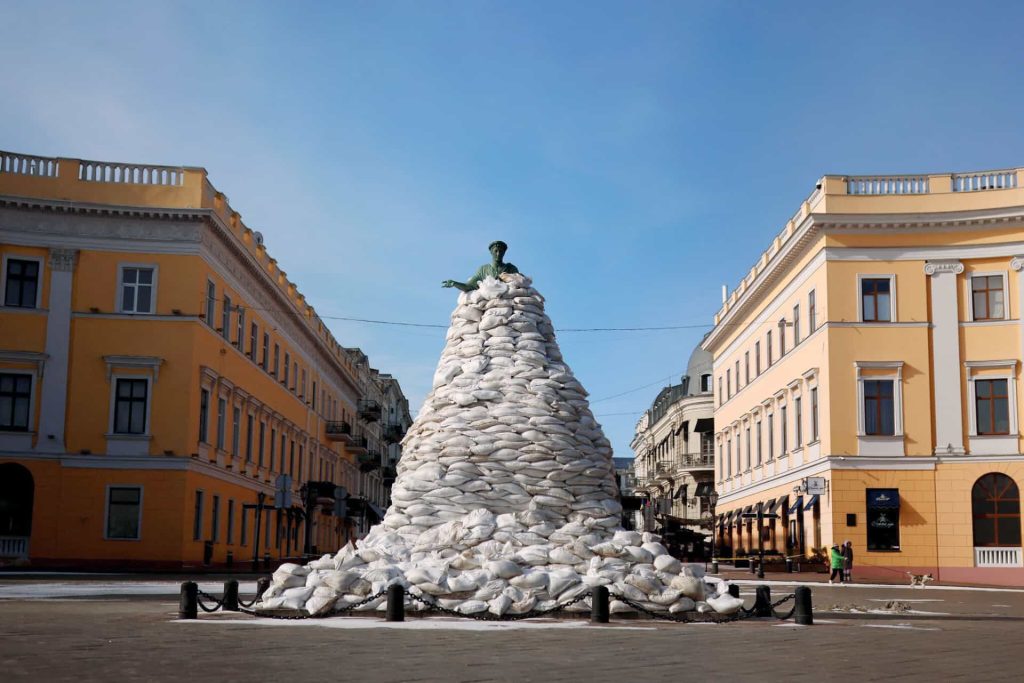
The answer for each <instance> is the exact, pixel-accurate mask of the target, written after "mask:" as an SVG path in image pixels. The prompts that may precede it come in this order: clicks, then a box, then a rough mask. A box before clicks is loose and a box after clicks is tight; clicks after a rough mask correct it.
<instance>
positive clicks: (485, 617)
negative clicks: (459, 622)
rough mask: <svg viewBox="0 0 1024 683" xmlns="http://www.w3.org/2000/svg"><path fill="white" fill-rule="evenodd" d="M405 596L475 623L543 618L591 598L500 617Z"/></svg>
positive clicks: (416, 596) (582, 597)
mask: <svg viewBox="0 0 1024 683" xmlns="http://www.w3.org/2000/svg"><path fill="white" fill-rule="evenodd" d="M405 594H406V595H408V596H409V597H410V598H412V599H413V601H414V602H418V603H420V604H422V605H425V606H426V607H427V609H428V610H432V611H435V612H441V613H442V614H450V615H452V616H455V617H462V618H463V619H465V618H469V619H476V620H477V621H520V620H521V619H536V618H537V617H543V616H547V615H549V614H554V613H556V612H562V611H565V610H566V609H568V608H569V607H571V606H572V605H575V604H577V603H580V602H583V601H584V600H586V599H587V598H589V597H590V596H591V592H590V591H587V592H585V593H582V594H580V595H578V596H576V597H575V598H573V599H572V600H569V601H568V602H563V603H559V604H557V605H555V606H554V607H551V608H548V609H544V610H534V609H531V610H530V611H528V612H523V613H522V614H501V615H498V614H490V613H487V612H483V613H481V612H477V613H475V614H466V613H464V612H460V611H458V610H454V609H449V608H448V607H442V606H441V605H440V604H438V603H437V602H435V601H433V600H427V599H426V598H424V597H423V596H422V595H417V594H416V593H411V592H409V591H406V592H405Z"/></svg>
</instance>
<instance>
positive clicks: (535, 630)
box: [0, 577, 1024, 681]
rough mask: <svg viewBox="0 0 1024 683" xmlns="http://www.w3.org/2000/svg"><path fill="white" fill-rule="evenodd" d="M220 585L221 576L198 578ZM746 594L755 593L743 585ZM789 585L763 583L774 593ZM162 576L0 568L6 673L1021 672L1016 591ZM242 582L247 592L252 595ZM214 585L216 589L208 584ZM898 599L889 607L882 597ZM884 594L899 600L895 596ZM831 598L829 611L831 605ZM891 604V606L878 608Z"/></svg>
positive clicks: (1021, 620) (540, 677) (803, 675)
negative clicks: (599, 618) (507, 597)
mask: <svg viewBox="0 0 1024 683" xmlns="http://www.w3.org/2000/svg"><path fill="white" fill-rule="evenodd" d="M201 586H202V587H203V588H204V589H207V590H211V592H212V591H213V590H216V589H217V580H216V579H215V580H212V581H209V582H203V583H201ZM742 589H743V593H744V595H745V596H747V598H748V600H752V592H753V588H752V586H751V585H748V584H745V585H743V587H742ZM789 589H791V587H790V586H785V585H782V584H780V583H776V582H772V591H773V595H774V596H781V595H784V594H785V593H786V592H787V591H788V590H789ZM176 590H177V584H176V582H175V581H174V580H172V579H162V580H161V579H145V578H143V579H141V580H135V581H125V580H122V579H118V578H117V577H97V578H96V579H92V580H85V581H83V580H78V579H67V580H59V579H53V578H49V579H45V580H44V579H43V578H41V577H39V578H28V579H19V580H9V579H8V580H4V579H0V667H2V671H3V672H4V676H3V679H4V680H5V681H22V680H26V681H27V680H32V681H72V680H74V681H100V680H119V681H165V680H166V681H171V680H175V681H180V680H191V681H201V680H229V681H231V680H249V681H260V680H272V679H289V680H299V679H301V680H307V681H317V680H330V681H337V680H360V681H636V680H645V681H647V680H649V681H657V680H671V679H676V680H679V679H683V680H699V679H713V680H725V679H752V678H755V677H756V678H759V679H761V678H764V677H766V676H767V677H770V678H774V677H784V678H786V679H793V680H818V681H820V680H837V681H839V680H944V681H945V680H976V679H977V678H978V677H979V675H980V674H981V672H983V674H984V678H985V679H987V680H1019V679H1020V676H1021V673H1020V659H1019V644H1020V635H1021V633H1022V632H1024V630H1022V629H1024V591H1009V590H985V589H954V588H942V587H940V588H933V587H929V588H928V589H925V590H912V589H909V588H904V587H896V586H844V587H829V586H827V585H826V586H822V585H815V586H814V587H813V591H814V602H815V621H816V623H815V625H814V626H811V627H799V626H795V625H792V624H791V623H789V622H778V621H776V620H746V621H742V622H738V623H728V624H691V625H679V624H670V623H661V622H652V621H647V620H639V619H613V623H612V624H609V625H607V626H592V625H590V624H589V623H588V622H587V621H586V620H585V619H561V620H531V621H527V622H518V623H508V622H499V623H493V622H478V621H472V620H451V619H441V618H429V619H410V620H409V621H407V622H405V623H403V624H386V622H384V621H383V620H382V619H378V618H374V617H339V618H333V619H327V620H308V621H275V620H269V619H254V618H252V617H249V616H247V615H244V614H216V615H204V614H201V615H200V619H198V620H196V621H190V622H183V621H178V620H176V616H177V606H178V605H177V598H176V595H175V592H176ZM251 590H252V584H251V582H243V584H242V592H243V597H244V596H245V595H247V594H251ZM217 592H218V593H219V591H217ZM893 601H895V603H896V604H892V603H893ZM892 607H895V608H896V609H895V610H893V609H891V608H892ZM835 608H837V609H838V610H841V611H833V610H834V609H835ZM887 608H888V609H887Z"/></svg>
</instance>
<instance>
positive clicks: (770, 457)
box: [767, 413, 775, 462]
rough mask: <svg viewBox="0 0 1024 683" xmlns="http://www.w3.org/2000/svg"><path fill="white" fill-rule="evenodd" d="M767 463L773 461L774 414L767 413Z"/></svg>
mask: <svg viewBox="0 0 1024 683" xmlns="http://www.w3.org/2000/svg"><path fill="white" fill-rule="evenodd" d="M767 420H768V462H771V461H772V460H774V459H775V414H774V413H768V417H767Z"/></svg>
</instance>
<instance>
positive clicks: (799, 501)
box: [789, 496, 804, 515]
mask: <svg viewBox="0 0 1024 683" xmlns="http://www.w3.org/2000/svg"><path fill="white" fill-rule="evenodd" d="M803 509H804V497H803V496H797V498H796V500H795V501H793V504H792V505H790V506H789V514H791V515H795V514H796V513H797V511H799V510H803Z"/></svg>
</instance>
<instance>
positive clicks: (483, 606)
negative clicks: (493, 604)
mask: <svg viewBox="0 0 1024 683" xmlns="http://www.w3.org/2000/svg"><path fill="white" fill-rule="evenodd" d="M487 608H488V604H487V603H486V602H483V601H482V600H466V601H465V602H463V603H462V604H461V605H459V606H458V611H459V612H462V613H463V614H479V613H480V612H486V611H487Z"/></svg>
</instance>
